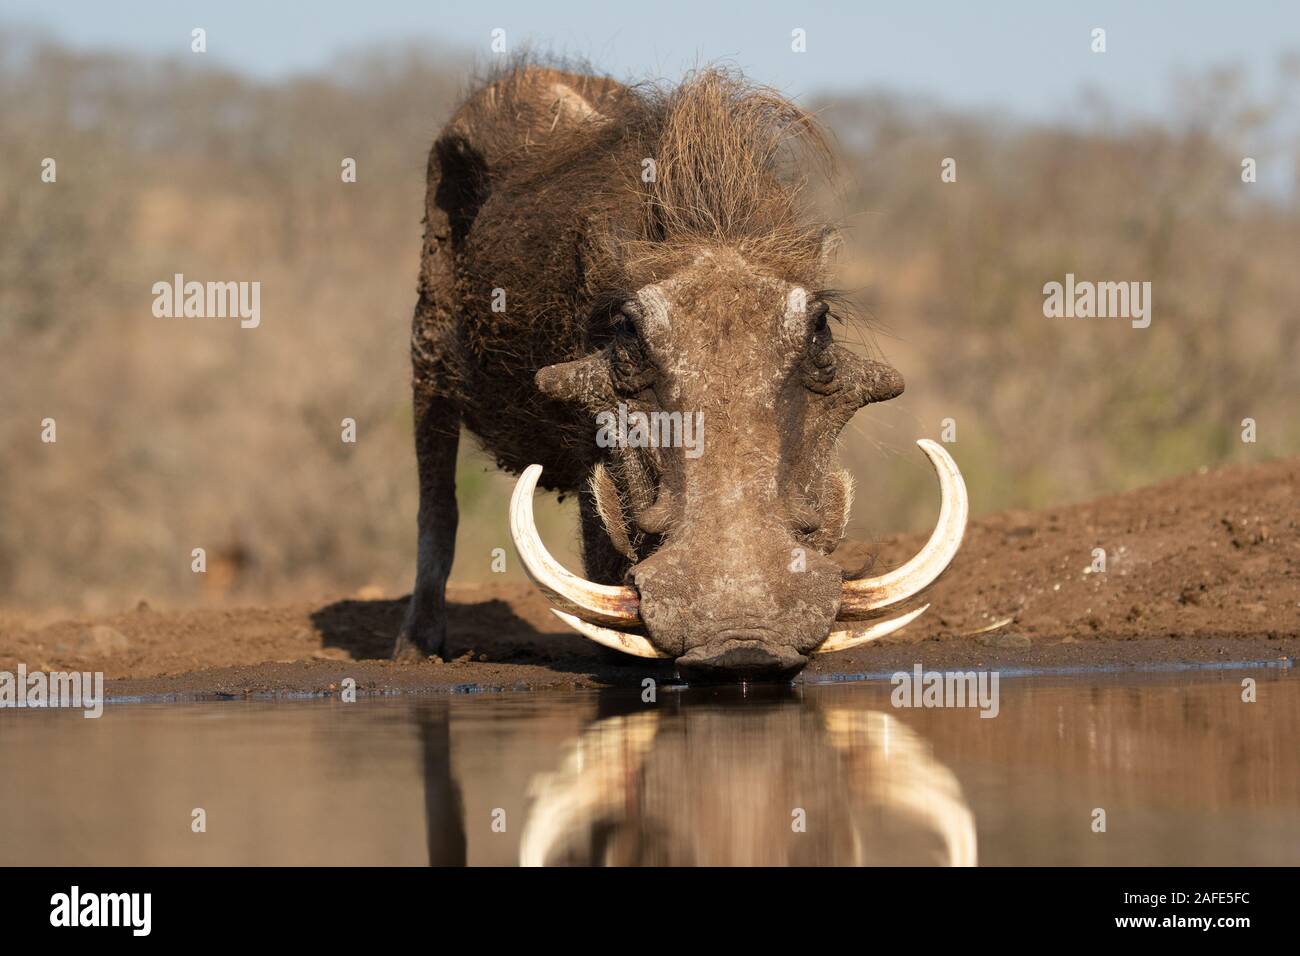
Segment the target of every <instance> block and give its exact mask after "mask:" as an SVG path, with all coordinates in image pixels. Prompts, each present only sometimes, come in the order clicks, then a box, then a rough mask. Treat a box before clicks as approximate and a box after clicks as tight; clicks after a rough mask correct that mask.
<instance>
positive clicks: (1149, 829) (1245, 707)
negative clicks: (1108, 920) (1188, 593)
mask: <svg viewBox="0 0 1300 956" xmlns="http://www.w3.org/2000/svg"><path fill="white" fill-rule="evenodd" d="M1247 675H1249V676H1251V677H1252V678H1254V679H1258V682H1259V686H1258V695H1257V699H1255V700H1254V702H1251V703H1247V702H1245V701H1244V700H1243V690H1242V686H1241V681H1242V679H1243V677H1245V676H1247ZM890 690H891V688H890V685H889V684H888V683H887V682H883V681H882V682H868V683H854V684H836V685H827V686H810V685H804V686H798V685H796V687H794V688H750V689H749V690H748V691H747V692H742V691H740V690H738V689H735V688H729V689H721V688H714V689H691V690H665V689H661V690H660V694H659V700H658V702H657V703H654V704H645V703H642V701H641V700H640V696H639V694H637V693H636V692H633V691H608V692H602V693H591V692H576V693H563V694H562V693H548V694H482V695H457V696H454V697H451V698H445V697H444V698H423V699H411V698H405V699H397V700H363V701H360V702H358V703H355V704H345V703H342V702H340V701H337V700H325V701H297V702H293V701H291V702H283V701H281V702H271V701H232V702H228V703H210V704H147V705H123V704H115V705H111V706H109V707H106V708H105V710H104V715H103V717H101V718H100V719H99V720H85V719H83V718H82V717H81V715H80V713H79V712H69V711H46V712H41V711H28V710H23V711H0V866H3V865H15V864H45V865H89V866H103V865H114V864H118V865H164V866H165V865H171V866H175V865H192V864H203V865H266V864H274V865H360V864H369V865H376V864H401V865H407V866H410V865H421V864H425V863H434V864H437V865H453V866H454V865H461V864H468V865H471V866H477V865H495V866H510V865H517V864H519V863H520V862H523V863H528V864H537V863H544V864H548V865H555V864H565V863H568V864H573V863H591V864H620V863H695V864H712V863H729V864H765V863H772V864H805V863H817V864H823V863H825V864H868V865H870V864H888V863H905V864H920V863H949V864H969V863H974V862H976V835H977V832H978V862H979V863H981V864H983V865H993V866H999V865H1008V864H1012V865H1015V864H1019V865H1024V864H1073V865H1078V864H1085V865H1121V866H1124V865H1134V864H1146V865H1153V864H1154V865H1178V866H1190V865H1207V864H1208V865H1259V864H1268V865H1295V864H1296V863H1298V862H1300V748H1297V747H1296V745H1295V741H1296V739H1297V738H1300V680H1297V679H1296V677H1295V676H1293V675H1291V674H1289V673H1288V672H1287V671H1285V670H1273V669H1255V670H1252V671H1246V672H1244V673H1243V672H1242V671H1237V672H1231V673H1230V672H1224V673H1217V672H1208V673H1207V672H1199V673H1194V674H1185V675H1176V676H1170V677H1167V678H1160V677H1157V676H1152V675H1142V676H1139V677H1133V678H1120V677H1116V676H1113V675H1089V676H1087V677H1084V678H1080V679H1060V678H1056V679H1039V678H1029V679H1015V680H1004V681H1003V682H1002V683H1001V686H1000V696H1001V707H1000V709H999V712H998V716H997V718H996V719H981V718H980V717H979V716H978V714H977V713H976V712H975V711H973V710H970V709H960V710H958V709H940V708H932V709H925V708H913V709H899V710H895V709H894V708H892V707H891V704H890ZM199 807H201V808H203V809H204V811H205V812H206V819H207V830H206V831H205V832H203V833H195V832H194V831H192V830H191V826H190V824H191V815H192V813H193V810H194V809H195V808H199ZM1096 807H1103V808H1105V810H1106V815H1107V825H1108V830H1107V832H1106V833H1097V832H1095V831H1094V830H1093V829H1092V826H1091V824H1092V820H1093V810H1094V808H1096Z"/></svg>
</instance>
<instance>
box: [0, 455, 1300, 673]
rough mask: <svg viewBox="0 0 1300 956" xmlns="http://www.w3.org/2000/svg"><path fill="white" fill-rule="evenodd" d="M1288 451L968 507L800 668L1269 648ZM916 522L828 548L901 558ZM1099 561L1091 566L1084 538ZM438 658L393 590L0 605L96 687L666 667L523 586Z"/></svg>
mask: <svg viewBox="0 0 1300 956" xmlns="http://www.w3.org/2000/svg"><path fill="white" fill-rule="evenodd" d="M1298 492H1300V458H1291V459H1286V460H1281V461H1274V462H1270V463H1267V464H1264V465H1259V466H1256V467H1251V468H1245V467H1232V468H1224V469H1221V470H1216V471H1210V472H1207V473H1204V474H1196V475H1187V476H1184V477H1181V478H1176V479H1173V480H1171V481H1167V482H1163V483H1161V484H1158V485H1154V486H1152V487H1149V488H1143V489H1140V490H1138V491H1134V492H1130V493H1127V494H1123V495H1117V496H1113V497H1108V498H1103V499H1099V500H1096V501H1092V502H1088V503H1087V504H1082V505H1071V506H1065V507H1059V508H1052V509H1049V510H1045V511H1038V512H1004V513H1000V514H994V515H988V516H985V517H982V518H978V519H976V520H974V521H972V523H971V526H970V529H969V531H968V533H967V539H966V543H965V544H964V545H963V548H962V551H961V554H960V555H959V556H958V558H957V560H956V561H955V562H954V563H953V566H952V568H951V569H950V570H949V572H948V574H947V576H946V577H945V578H944V580H943V581H942V582H941V583H940V584H939V585H938V586H937V587H936V588H935V589H934V591H933V592H932V594H931V598H930V601H931V609H930V611H929V612H928V613H926V614H925V615H923V616H922V617H921V618H920V619H919V620H918V621H917V622H916V623H915V624H913V625H911V626H910V627H909V628H907V629H906V631H904V632H902V633H900V634H898V635H895V636H892V637H890V638H887V639H885V640H883V641H881V642H878V643H876V644H872V645H868V646H865V647H862V648H858V649H855V650H853V651H848V652H845V653H841V654H832V655H827V656H826V657H820V658H815V659H814V662H813V664H812V665H810V666H809V668H808V669H807V671H806V672H805V673H806V674H807V675H808V676H809V677H810V678H812V679H816V678H818V677H828V676H834V675H838V674H853V673H859V672H864V671H865V672H878V671H886V670H893V669H895V668H898V667H910V666H911V665H912V664H913V663H914V662H916V661H921V662H923V663H925V664H926V665H927V666H931V665H932V666H942V665H951V666H975V665H977V664H985V665H997V666H1028V667H1061V666H1075V665H1079V666H1120V667H1124V666H1137V665H1143V664H1148V663H1172V662H1179V661H1187V662H1206V661H1227V660H1272V659H1279V658H1284V657H1287V658H1289V657H1294V656H1295V655H1296V652H1297V650H1300V504H1298V503H1297V493H1298ZM921 539H922V536H920V535H906V536H899V537H895V538H889V539H886V540H884V541H882V542H881V543H880V546H879V549H878V551H879V553H878V554H877V555H875V557H874V558H873V557H872V554H871V552H872V550H873V549H871V548H868V547H866V546H864V545H862V544H860V543H856V542H850V543H846V545H845V546H844V547H842V548H841V549H840V551H839V552H837V557H840V556H842V559H843V562H844V563H845V564H846V566H853V567H857V566H860V565H861V564H863V563H864V562H866V561H874V566H875V567H880V568H885V567H890V566H893V565H894V564H895V563H897V562H899V561H901V560H904V559H905V558H906V557H907V556H908V555H909V554H910V553H912V552H913V551H914V550H915V549H916V548H917V547H918V546H919V544H920V541H921ZM1094 548H1104V549H1105V551H1106V570H1105V571H1104V572H1103V573H1092V572H1091V571H1090V570H1089V571H1085V569H1090V567H1091V565H1092V564H1093V560H1094V559H1093V553H1092V552H1093V549H1094ZM451 598H452V601H453V607H452V611H451V625H450V631H451V635H452V638H451V641H452V647H451V651H450V654H449V657H450V658H451V659H450V660H448V661H446V662H439V661H428V662H418V663H400V664H398V663H393V662H390V661H388V660H387V659H386V658H387V655H388V653H389V651H390V649H391V645H392V639H393V635H394V634H395V633H396V630H397V626H398V623H399V621H400V619H401V616H402V611H403V607H404V604H405V600H404V599H402V600H352V599H345V600H339V601H335V602H332V603H328V604H324V605H294V606H284V607H261V608H241V609H235V610H211V609H203V610H190V611H178V612H157V611H153V610H151V609H149V608H148V607H147V606H145V605H142V606H141V607H139V608H137V609H135V610H132V611H127V612H125V613H122V614H118V615H115V616H111V617H104V618H97V619H93V620H70V621H63V622H59V623H56V624H50V625H47V626H44V627H28V626H26V625H25V624H24V623H23V622H22V620H14V619H8V620H0V670H10V671H12V670H14V669H15V668H16V666H17V664H18V663H19V662H22V663H25V664H26V665H27V667H28V669H31V670H34V669H40V670H70V669H77V670H95V671H103V672H104V674H105V677H106V678H107V679H108V681H109V682H110V683H109V694H110V696H111V697H129V696H138V695H168V694H175V695H181V696H190V695H202V696H208V695H237V696H242V695H245V694H250V693H286V692H288V693H292V692H301V693H320V692H324V691H329V690H332V689H336V688H337V687H338V686H339V682H340V681H341V680H343V679H344V678H346V677H352V678H355V679H356V681H357V684H358V687H359V688H360V689H361V690H362V691H363V692H367V691H368V692H377V693H383V692H393V691H402V692H446V691H455V690H471V689H506V690H509V689H528V688H543V687H549V688H555V687H571V686H599V685H604V684H611V683H615V684H616V683H634V682H635V681H636V680H638V679H640V678H641V677H644V676H646V675H647V674H654V675H656V676H660V675H661V676H669V675H671V673H672V669H671V666H668V665H663V666H657V665H646V664H645V662H640V661H634V660H633V659H631V658H623V657H622V656H620V655H615V654H613V652H608V653H607V652H604V651H603V650H602V649H600V648H598V647H596V646H595V645H593V644H591V643H589V642H587V641H586V640H584V639H582V638H580V637H577V636H576V635H573V634H570V633H568V632H567V631H566V630H565V629H564V628H563V626H562V625H561V624H560V623H559V622H558V621H557V620H555V619H554V618H553V617H552V616H551V615H550V614H549V613H548V612H547V605H546V603H545V601H544V600H543V599H542V598H541V597H540V596H539V595H538V594H537V593H536V592H534V591H532V590H531V589H529V588H527V587H524V586H498V587H464V586H461V587H455V586H453V588H452V589H451Z"/></svg>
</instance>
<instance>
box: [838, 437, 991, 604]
mask: <svg viewBox="0 0 1300 956" xmlns="http://www.w3.org/2000/svg"><path fill="white" fill-rule="evenodd" d="M917 444H918V445H920V446H921V451H923V452H925V454H926V456H927V457H928V458H929V459H930V464H932V465H933V466H934V471H935V474H936V475H938V476H939V493H940V495H941V497H942V504H941V505H940V507H939V522H938V524H937V525H935V529H934V533H933V534H931V535H930V540H929V541H927V542H926V543H925V547H923V548H922V549H921V550H920V551H919V552H918V553H917V554H916V556H915V557H913V558H912V560H910V561H908V562H907V563H906V564H903V565H900V566H899V567H897V568H894V570H892V571H889V572H887V573H885V574H882V575H879V576H878V577H874V578H858V579H855V580H850V581H845V582H844V583H843V585H842V592H841V597H840V611H839V619H840V620H842V621H854V620H861V619H863V618H870V617H874V616H875V612H878V611H880V610H881V609H883V608H887V607H890V606H891V605H894V604H898V603H899V602H900V601H906V600H907V599H908V598H913V597H915V596H916V595H918V594H920V593H921V592H922V591H924V590H925V589H926V588H928V587H929V586H930V585H932V584H933V583H934V582H935V581H936V580H938V578H939V575H941V574H943V572H944V570H945V569H946V568H947V567H948V565H949V564H950V563H951V562H952V559H953V558H954V557H956V555H957V549H958V548H960V547H961V539H962V536H963V535H964V534H965V533H966V518H967V517H968V515H969V514H970V502H969V501H968V500H967V498H966V483H965V482H964V481H962V478H961V472H960V471H958V470H957V463H956V462H955V461H953V460H952V456H950V455H949V454H948V452H946V451H945V450H944V449H943V446H942V445H939V444H938V443H936V442H933V441H930V439H928V438H922V439H921V440H920V441H918V442H917Z"/></svg>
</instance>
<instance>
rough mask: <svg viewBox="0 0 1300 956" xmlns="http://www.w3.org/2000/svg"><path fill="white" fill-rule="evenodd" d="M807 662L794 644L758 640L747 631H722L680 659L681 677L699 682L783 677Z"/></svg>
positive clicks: (678, 662)
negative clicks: (791, 645)
mask: <svg viewBox="0 0 1300 956" xmlns="http://www.w3.org/2000/svg"><path fill="white" fill-rule="evenodd" d="M807 663H808V658H806V657H804V656H803V655H802V654H800V653H799V652H798V651H796V650H795V649H794V648H793V647H790V646H789V645H786V644H769V643H765V642H763V641H761V640H755V639H754V638H752V637H749V636H747V635H746V634H745V632H723V633H722V634H720V635H718V637H717V638H715V639H714V640H712V641H710V642H709V643H708V644H703V645H700V646H699V647H695V648H692V649H691V650H690V651H688V652H687V653H686V654H684V655H683V656H681V657H679V658H677V666H678V668H680V670H681V673H682V676H683V677H685V678H686V679H687V680H689V681H692V682H697V683H698V682H704V681H727V682H733V681H737V680H780V679H783V678H789V677H793V676H794V675H795V674H796V673H798V672H799V670H800V669H801V668H803V666H804V665H805V664H807Z"/></svg>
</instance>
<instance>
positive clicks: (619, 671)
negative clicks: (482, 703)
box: [311, 597, 673, 683]
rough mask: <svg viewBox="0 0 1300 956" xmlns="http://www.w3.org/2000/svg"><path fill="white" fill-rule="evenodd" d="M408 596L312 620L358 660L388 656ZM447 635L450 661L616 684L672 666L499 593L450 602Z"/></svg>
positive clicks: (349, 605) (329, 642)
mask: <svg viewBox="0 0 1300 956" xmlns="http://www.w3.org/2000/svg"><path fill="white" fill-rule="evenodd" d="M408 600H409V597H408V598H399V599H396V600H378V601H360V600H353V599H348V600H343V601H335V602H333V603H331V604H326V605H324V606H323V607H320V608H318V609H317V610H315V611H313V612H312V614H311V621H312V624H313V625H315V627H316V629H317V630H318V631H319V632H320V634H321V644H322V645H323V646H324V647H337V648H340V649H342V650H344V651H346V652H347V653H348V654H349V655H350V656H351V657H352V658H353V659H354V660H387V659H388V658H389V657H390V656H391V655H392V652H393V642H394V640H395V639H396V636H397V631H398V628H400V627H401V624H402V618H403V617H404V616H405V614H406V605H407V601H408ZM447 634H448V637H447V653H446V655H445V658H446V660H458V659H468V660H472V661H475V662H482V663H488V664H535V665H539V666H542V667H547V668H549V669H551V670H555V671H565V672H569V673H581V674H587V675H591V676H594V677H599V678H602V679H605V680H609V681H612V682H617V683H622V682H623V679H625V678H626V679H632V678H640V677H645V676H646V675H647V673H648V670H658V669H660V668H662V669H664V671H665V673H666V674H671V673H672V670H673V668H672V665H671V663H669V662H663V663H662V664H657V663H656V664H650V663H649V662H646V661H642V660H639V659H634V658H629V657H628V656H627V655H625V654H620V653H618V652H617V651H613V650H610V649H608V648H604V647H601V646H599V645H597V644H593V643H592V642H591V641H589V640H587V639H585V638H583V637H580V636H578V635H576V634H569V633H565V632H559V631H541V630H538V629H537V628H536V627H535V626H534V625H533V624H532V623H530V622H529V621H527V620H525V619H524V618H522V617H520V616H519V615H518V614H517V613H515V610H514V608H513V607H512V606H511V605H510V603H508V602H507V601H503V600H499V599H497V598H492V599H489V600H486V601H466V602H456V601H450V602H448V620H447ZM647 665H648V666H647Z"/></svg>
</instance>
